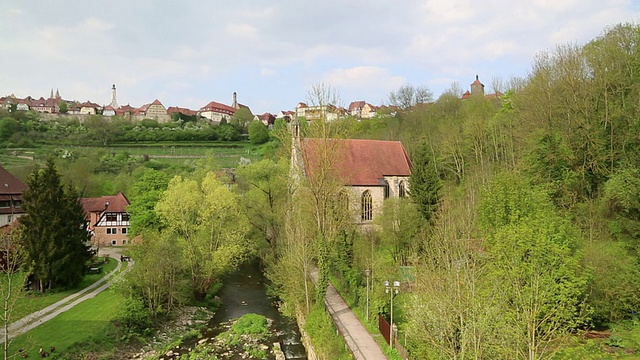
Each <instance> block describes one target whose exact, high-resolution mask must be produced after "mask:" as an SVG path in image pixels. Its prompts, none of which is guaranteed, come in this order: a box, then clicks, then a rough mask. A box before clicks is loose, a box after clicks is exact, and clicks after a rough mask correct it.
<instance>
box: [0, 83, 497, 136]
mask: <svg viewBox="0 0 640 360" xmlns="http://www.w3.org/2000/svg"><path fill="white" fill-rule="evenodd" d="M470 88H471V90H470V91H469V90H467V91H465V92H464V94H462V96H461V97H460V98H461V99H462V100H465V99H468V98H470V97H471V96H472V95H476V94H478V95H481V96H483V97H485V98H486V99H494V98H500V97H501V96H502V95H503V94H502V93H500V92H497V91H496V92H495V93H491V94H485V90H484V88H485V85H484V84H483V83H482V82H480V80H479V78H478V76H477V75H476V78H475V81H474V82H473V83H471V84H470ZM0 108H5V109H9V110H10V109H12V108H13V109H15V110H21V111H29V110H31V111H35V112H38V113H42V114H48V115H49V116H51V115H52V116H54V117H55V116H57V117H64V116H71V115H73V116H76V117H79V118H81V119H82V117H84V116H90V115H102V116H105V117H113V116H119V117H123V118H127V119H130V120H143V119H154V120H157V121H158V122H160V123H163V122H168V121H170V120H171V119H172V118H176V117H179V116H180V115H182V116H195V117H200V118H205V119H208V120H209V121H210V122H211V123H213V124H220V122H222V120H223V119H226V120H227V121H228V120H229V119H230V118H231V117H233V116H234V115H235V113H236V111H238V110H239V109H241V108H245V109H247V110H249V112H250V113H251V115H252V116H254V120H260V121H262V122H263V123H264V124H265V125H267V126H269V125H272V124H273V123H274V122H275V120H276V119H285V120H287V122H288V121H289V120H290V119H292V118H293V117H294V116H297V117H302V118H305V119H306V120H310V121H312V120H316V119H320V118H321V117H325V118H326V119H327V120H329V121H332V120H336V119H339V118H344V117H346V116H351V117H354V118H356V119H370V118H373V117H375V116H376V115H387V114H393V113H395V111H396V110H397V108H398V107H397V106H396V105H394V104H390V105H373V104H371V103H368V102H366V101H363V100H358V101H352V102H350V103H349V106H348V107H346V108H345V107H341V106H337V105H335V104H326V105H308V104H307V103H305V102H299V103H298V104H297V105H296V106H295V109H293V110H281V111H278V112H277V113H270V112H265V113H263V114H253V112H251V109H250V107H249V106H247V105H244V104H241V103H239V102H238V94H237V93H235V92H234V93H233V97H232V102H231V104H230V105H227V104H224V103H222V102H217V101H210V102H209V103H207V104H206V105H203V106H202V107H201V108H199V109H197V110H194V109H189V108H186V107H180V106H169V107H165V106H164V104H162V102H161V101H160V100H159V99H154V100H153V101H151V102H149V103H147V104H144V105H142V106H139V107H133V106H131V105H129V104H126V105H119V104H118V100H117V92H116V85H115V84H113V85H112V87H111V101H110V102H109V104H107V105H99V104H98V103H96V102H93V101H90V100H87V101H84V102H80V101H76V100H67V99H63V98H62V96H61V95H60V91H59V89H56V91H55V93H54V91H53V89H51V92H50V94H49V97H48V98H46V99H45V98H44V97H42V96H41V97H40V98H37V99H36V98H34V97H32V96H30V95H29V96H27V97H25V98H19V97H16V96H15V95H14V94H11V95H7V96H3V97H0Z"/></svg>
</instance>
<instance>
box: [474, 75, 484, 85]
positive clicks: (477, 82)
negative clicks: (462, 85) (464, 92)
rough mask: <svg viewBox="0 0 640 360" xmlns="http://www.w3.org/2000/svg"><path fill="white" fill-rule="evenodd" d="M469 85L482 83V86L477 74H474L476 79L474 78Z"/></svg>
mask: <svg viewBox="0 0 640 360" xmlns="http://www.w3.org/2000/svg"><path fill="white" fill-rule="evenodd" d="M471 85H482V86H484V85H483V84H482V83H481V82H480V80H478V75H476V80H475V81H474V82H472V83H471Z"/></svg>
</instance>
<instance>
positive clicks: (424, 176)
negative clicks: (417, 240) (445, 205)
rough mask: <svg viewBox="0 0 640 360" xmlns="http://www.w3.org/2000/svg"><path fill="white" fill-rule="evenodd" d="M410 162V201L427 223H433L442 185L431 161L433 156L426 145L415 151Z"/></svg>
mask: <svg viewBox="0 0 640 360" xmlns="http://www.w3.org/2000/svg"><path fill="white" fill-rule="evenodd" d="M411 162H412V164H413V168H412V169H411V176H410V177H409V184H410V189H409V192H410V194H411V200H412V201H413V202H414V203H415V204H416V205H417V206H418V211H420V213H421V214H422V216H423V217H424V218H425V219H426V220H427V221H433V219H434V216H435V215H436V213H437V211H438V207H439V206H440V197H441V195H440V189H441V188H442V183H441V181H440V176H439V174H438V169H437V168H436V164H435V162H434V161H433V154H432V152H431V151H430V149H429V148H428V147H427V145H426V144H423V145H422V146H421V147H420V148H419V149H418V150H417V151H416V154H415V155H414V156H413V159H412V161H411Z"/></svg>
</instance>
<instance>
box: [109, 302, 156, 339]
mask: <svg viewBox="0 0 640 360" xmlns="http://www.w3.org/2000/svg"><path fill="white" fill-rule="evenodd" d="M116 322H117V323H118V325H120V326H121V327H122V328H123V329H124V330H125V331H126V332H128V333H129V334H148V333H149V332H150V331H151V330H150V329H151V327H152V326H153V318H152V316H151V313H150V312H149V310H148V309H147V307H146V306H145V305H144V303H143V302H142V300H141V299H137V298H129V299H127V301H126V302H125V304H124V307H123V308H122V312H121V313H120V316H119V317H118V318H117V320H116Z"/></svg>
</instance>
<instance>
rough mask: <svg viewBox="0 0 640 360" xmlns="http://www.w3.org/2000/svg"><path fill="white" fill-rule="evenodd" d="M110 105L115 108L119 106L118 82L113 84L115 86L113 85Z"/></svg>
mask: <svg viewBox="0 0 640 360" xmlns="http://www.w3.org/2000/svg"><path fill="white" fill-rule="evenodd" d="M109 106H111V107H112V108H114V109H117V108H118V107H119V106H118V102H117V101H116V84H113V86H112V87H111V103H110V104H109Z"/></svg>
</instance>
